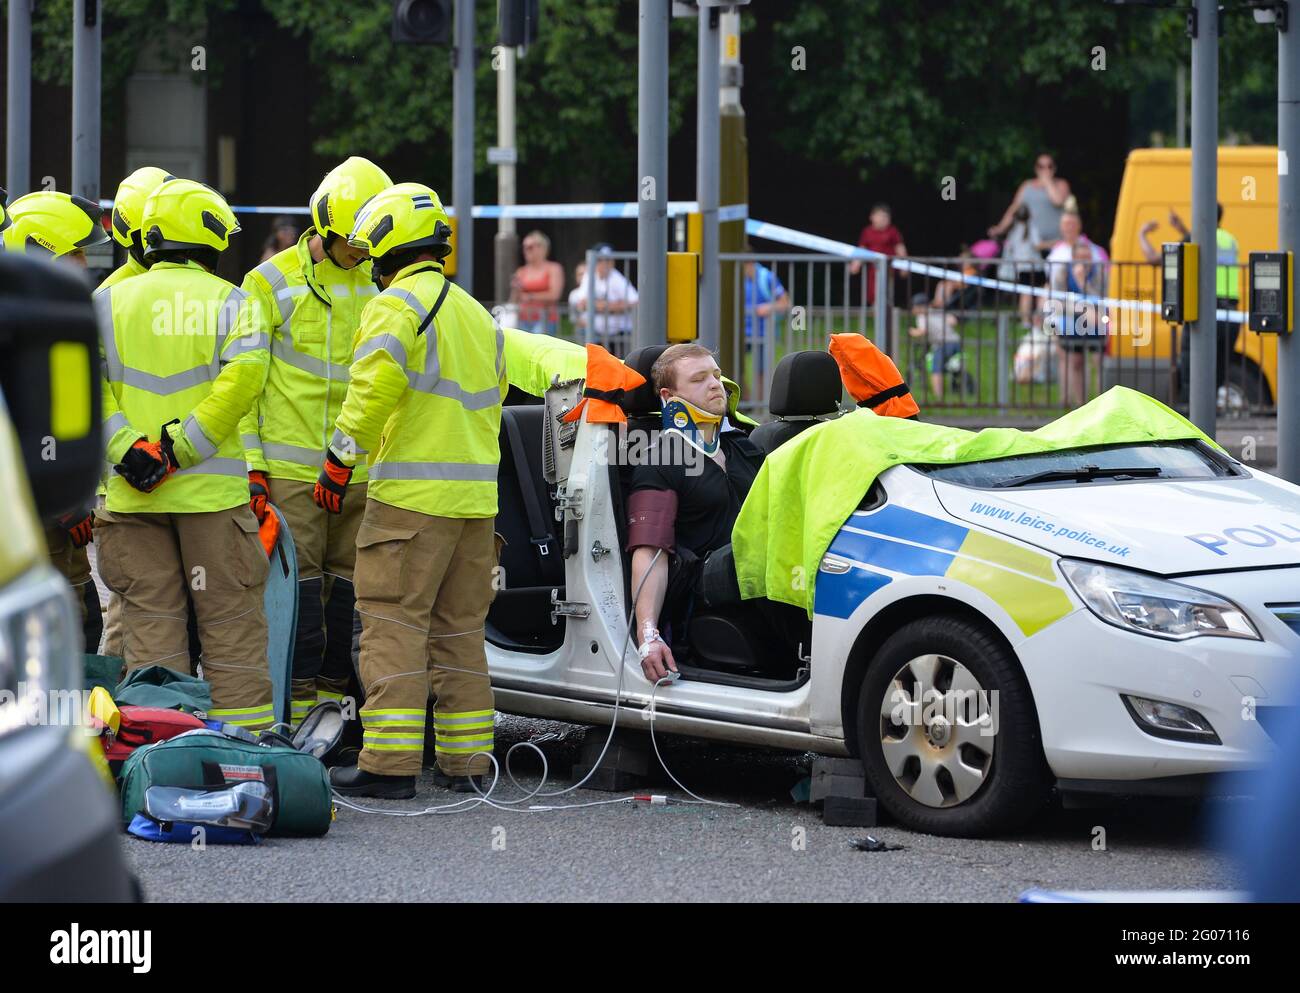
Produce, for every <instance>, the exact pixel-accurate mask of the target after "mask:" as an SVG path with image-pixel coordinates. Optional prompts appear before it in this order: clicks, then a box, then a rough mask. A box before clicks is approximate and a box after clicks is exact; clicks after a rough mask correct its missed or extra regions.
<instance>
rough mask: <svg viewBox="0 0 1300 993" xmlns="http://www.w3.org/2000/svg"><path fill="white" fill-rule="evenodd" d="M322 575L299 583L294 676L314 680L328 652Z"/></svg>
mask: <svg viewBox="0 0 1300 993" xmlns="http://www.w3.org/2000/svg"><path fill="white" fill-rule="evenodd" d="M324 583H325V580H324V579H323V578H321V577H319V576H318V577H316V578H315V579H303V580H300V581H299V582H298V634H297V638H296V640H295V641H294V646H293V678H294V679H315V678H316V677H317V676H319V675H320V671H321V662H322V659H323V657H324V654H325V613H324V608H323V607H322V606H321V595H322V592H323V589H324Z"/></svg>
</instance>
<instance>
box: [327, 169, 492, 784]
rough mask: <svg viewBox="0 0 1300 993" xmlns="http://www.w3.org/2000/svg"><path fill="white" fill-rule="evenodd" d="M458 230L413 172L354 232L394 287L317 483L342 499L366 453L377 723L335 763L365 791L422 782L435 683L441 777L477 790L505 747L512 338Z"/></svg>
mask: <svg viewBox="0 0 1300 993" xmlns="http://www.w3.org/2000/svg"><path fill="white" fill-rule="evenodd" d="M450 233H451V228H450V225H449V224H448V222H447V215H446V213H445V212H444V211H443V208H442V204H441V202H440V201H439V200H438V195H437V194H436V193H435V192H434V191H433V190H431V189H429V187H427V186H422V185H420V184H418V183H401V184H399V185H397V186H394V187H391V188H390V189H388V190H385V191H384V192H382V193H380V194H378V195H377V196H375V197H374V198H372V199H371V200H370V201H369V202H368V203H366V204H365V205H364V206H363V207H362V208H361V210H360V211H359V212H358V216H357V221H356V225H355V227H354V229H353V232H352V234H351V235H350V236H349V239H348V240H349V242H350V243H351V244H353V245H355V246H357V247H358V248H364V249H366V250H367V251H368V252H369V254H370V258H371V259H372V260H373V261H372V264H373V271H374V275H375V279H376V281H377V282H378V283H379V285H380V286H381V287H383V291H382V292H381V293H380V294H379V295H378V296H377V297H375V298H374V299H373V300H371V301H370V303H368V304H367V305H366V309H365V311H364V313H363V314H362V315H361V330H360V333H359V334H358V335H357V341H356V348H355V351H354V354H353V360H352V370H351V384H350V385H349V387H348V394H347V399H345V400H344V402H343V409H342V412H341V413H340V414H339V417H338V420H337V421H336V423H335V432H334V435H333V438H332V440H331V443H330V448H329V452H328V454H327V455H326V459H325V465H324V467H323V468H322V470H321V473H320V477H319V480H318V482H317V485H316V492H315V498H316V501H317V503H318V504H319V505H320V506H323V507H326V508H327V509H329V510H330V511H331V512H333V513H339V512H340V510H341V509H342V505H343V502H344V501H345V499H350V497H347V496H346V493H347V484H348V481H349V479H350V478H351V475H352V472H353V466H354V465H355V464H356V461H357V459H358V457H360V456H361V455H362V453H369V469H370V483H369V488H368V492H367V497H366V507H365V514H364V516H363V518H362V521H361V528H360V530H359V531H358V534H357V564H356V593H357V610H358V612H359V613H360V614H361V625H362V631H361V660H360V670H361V679H362V682H363V684H364V688H365V693H366V700H365V704H364V705H363V707H362V708H361V721H362V724H363V726H364V731H365V735H364V741H363V747H362V750H361V755H360V757H359V760H358V763H357V765H356V766H348V767H337V768H335V769H332V770H331V772H330V782H331V784H332V785H333V786H334V788H335V789H336V790H338V791H339V792H340V793H344V794H350V795H354V796H376V797H391V798H406V797H411V796H414V795H415V778H416V776H417V775H418V774H419V772H420V768H421V765H422V757H423V754H424V728H425V713H426V706H427V703H428V699H429V696H430V695H432V696H433V697H434V698H435V702H434V713H433V722H434V736H435V752H436V755H437V769H436V770H435V775H434V781H435V782H436V783H438V784H439V785H443V786H450V787H451V788H452V789H456V790H459V791H461V792H469V791H471V790H473V789H474V786H475V783H478V782H481V775H482V773H483V772H484V771H485V770H486V769H487V768H488V767H489V760H488V755H490V753H491V751H492V744H493V718H494V710H493V699H492V686H491V683H490V681H489V679H488V671H487V657H486V654H485V652H484V621H485V619H486V617H487V610H488V605H489V603H490V602H491V599H492V569H493V566H494V565H495V542H494V540H493V523H494V520H495V518H496V513H497V484H496V479H497V463H498V460H499V458H500V449H499V446H498V442H497V432H498V430H499V429H500V425H501V400H502V398H503V397H504V396H505V393H506V388H507V383H506V374H505V357H504V351H503V350H504V339H503V336H502V332H501V330H500V328H499V327H498V326H497V325H496V322H495V321H494V320H493V319H492V315H491V314H489V313H488V312H487V311H486V310H484V309H483V307H482V306H481V305H480V304H479V303H478V302H477V301H475V300H474V298H473V297H471V296H470V295H469V294H468V293H466V292H465V291H464V290H462V289H460V288H459V287H457V286H454V285H452V283H451V282H450V281H449V280H448V279H447V278H446V277H445V276H444V275H443V273H442V264H441V260H442V259H443V258H445V257H446V255H447V253H448V252H449V251H450V248H449V245H448V237H449V236H450ZM484 753H487V754H484ZM471 777H474V780H475V782H471Z"/></svg>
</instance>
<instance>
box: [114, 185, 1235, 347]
mask: <svg viewBox="0 0 1300 993" xmlns="http://www.w3.org/2000/svg"><path fill="white" fill-rule="evenodd" d="M99 204H100V206H101V207H103V208H104V209H105V210H109V209H111V208H112V206H113V201H112V200H100V201H99ZM699 207H700V205H699V203H698V202H697V201H695V200H670V201H669V202H668V216H669V217H677V216H680V215H682V214H694V213H698V212H699ZM639 208H640V204H638V203H637V202H635V201H632V202H629V203H533V204H512V205H510V206H505V207H503V206H500V205H497V204H480V205H478V206H476V207H474V209H473V211H472V216H473V217H475V218H478V219H482V220H493V219H496V218H502V217H513V218H517V219H520V220H554V221H559V220H588V219H600V218H604V219H626V220H631V219H634V218H636V217H637V214H638V210H639ZM230 209H231V210H233V211H234V212H235V213H236V214H289V215H299V214H303V215H308V214H310V211H309V210H308V208H307V207H303V206H296V207H275V206H270V207H254V206H249V205H239V206H232V207H231V208H230ZM446 211H447V213H448V215H450V216H452V217H455V216H456V209H455V208H454V207H450V206H448V207H446ZM739 220H744V221H745V234H747V235H749V236H750V237H753V238H762V239H764V240H765V241H776V242H780V243H781V244H783V245H791V246H793V247H795V248H806V249H808V250H809V251H814V252H821V253H823V254H825V255H838V256H840V257H841V258H845V259H861V260H862V261H864V262H876V261H879V260H880V259H883V258H889V264H890V268H892V269H896V270H898V271H900V272H914V273H917V274H919V275H923V276H932V277H934V278H936V279H948V280H955V281H957V282H960V283H964V284H966V285H968V286H982V287H984V288H986V289H990V290H998V291H1001V292H1004V293H1016V294H1027V295H1029V296H1036V297H1040V298H1042V299H1044V300H1051V301H1053V302H1054V303H1060V304H1062V305H1066V304H1068V305H1071V306H1077V305H1079V304H1082V305H1084V306H1095V307H1102V308H1106V309H1125V310H1130V311H1133V312H1135V313H1144V314H1154V313H1159V311H1160V307H1159V305H1158V304H1156V303H1153V302H1151V301H1150V300H1120V299H1117V298H1115V297H1102V296H1096V295H1093V294H1086V293H1071V292H1068V291H1067V292H1059V291H1053V290H1051V289H1048V288H1047V287H1045V286H1026V285H1025V284H1023V283H1013V282H1009V281H1007V280H1005V279H991V278H989V277H987V276H972V275H969V274H968V273H964V272H960V271H958V270H955V269H944V268H943V267H941V266H934V265H929V264H927V263H924V262H916V261H914V260H912V259H900V258H893V257H889V256H885V255H882V254H881V253H879V252H873V251H870V250H869V249H866V248H859V247H857V246H856V245H850V244H849V243H848V242H844V241H836V240H834V239H833V238H824V237H822V236H821V235H815V234H809V233H808V232H806V231H798V230H796V229H794V228H787V227H783V226H782V225H780V224H770V223H768V222H766V221H758V220H754V219H753V218H751V217H750V216H749V205H748V204H744V203H737V204H729V205H728V206H725V207H719V208H718V221H719V223H726V222H728V221H739ZM992 261H993V260H989V262H990V263H992ZM1214 319H1215V320H1216V321H1223V322H1225V323H1228V324H1242V323H1244V322H1245V320H1246V313H1245V311H1241V310H1224V309H1219V310H1216V311H1215V313H1214Z"/></svg>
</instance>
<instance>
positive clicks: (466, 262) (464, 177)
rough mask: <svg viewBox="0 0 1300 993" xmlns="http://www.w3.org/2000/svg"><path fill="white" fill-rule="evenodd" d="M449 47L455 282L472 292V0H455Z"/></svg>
mask: <svg viewBox="0 0 1300 993" xmlns="http://www.w3.org/2000/svg"><path fill="white" fill-rule="evenodd" d="M455 31H456V47H455V48H453V49H452V56H451V57H452V65H453V66H454V73H455V74H454V81H453V92H452V157H451V162H452V165H451V201H452V203H453V204H454V205H455V207H456V283H457V285H459V286H460V287H461V289H463V290H465V291H466V292H468V293H473V292H474V216H473V210H474V0H456V27H455Z"/></svg>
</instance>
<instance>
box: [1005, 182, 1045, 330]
mask: <svg viewBox="0 0 1300 993" xmlns="http://www.w3.org/2000/svg"><path fill="white" fill-rule="evenodd" d="M1042 241H1043V239H1042V236H1041V235H1040V234H1039V233H1038V228H1036V227H1034V221H1033V218H1031V217H1030V215H1029V207H1027V206H1026V205H1025V204H1023V203H1022V204H1021V205H1020V206H1019V207H1017V208H1016V212H1015V215H1014V216H1013V218H1012V224H1011V227H1010V228H1009V229H1008V230H1007V238H1006V241H1004V242H1003V243H1002V260H1003V261H1002V265H1000V266H999V267H998V278H999V279H1002V280H1005V281H1006V282H1008V283H1020V284H1021V285H1022V286H1041V285H1042V284H1043V281H1044V273H1043V253H1042V252H1041V251H1040V250H1039V245H1041V244H1042ZM1019 311H1020V323H1021V324H1023V325H1024V327H1025V329H1026V330H1028V329H1030V328H1032V327H1033V326H1034V324H1035V322H1036V321H1037V320H1038V319H1039V313H1038V310H1037V308H1036V307H1034V297H1033V294H1030V293H1021V294H1020V300H1019Z"/></svg>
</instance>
